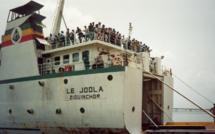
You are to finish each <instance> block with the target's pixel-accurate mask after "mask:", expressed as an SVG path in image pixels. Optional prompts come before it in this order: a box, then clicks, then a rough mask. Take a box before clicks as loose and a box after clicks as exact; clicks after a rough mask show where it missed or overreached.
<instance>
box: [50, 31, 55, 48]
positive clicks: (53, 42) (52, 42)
mask: <svg viewBox="0 0 215 134" xmlns="http://www.w3.org/2000/svg"><path fill="white" fill-rule="evenodd" d="M49 42H50V44H51V46H52V48H56V42H55V37H54V35H52V34H50V36H49Z"/></svg>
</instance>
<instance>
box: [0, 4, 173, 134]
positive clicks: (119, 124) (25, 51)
mask: <svg viewBox="0 0 215 134" xmlns="http://www.w3.org/2000/svg"><path fill="white" fill-rule="evenodd" d="M42 7H43V6H42V5H41V4H38V3H36V2H34V1H30V2H29V3H27V4H26V5H23V6H21V7H18V8H15V9H12V10H10V13H9V17H8V23H7V28H6V31H5V34H4V35H3V36H2V43H1V50H0V55H1V56H0V58H1V59H0V63H1V64H0V89H1V91H0V102H1V109H0V113H1V116H0V121H1V122H0V127H1V128H8V129H5V132H6V131H7V132H11V133H13V131H15V130H16V131H21V133H29V131H32V133H33V132H35V133H36V132H38V133H40V132H41V133H51V134H52V133H58V134H59V133H71V132H74V133H80V132H83V133H90V132H92V133H93V132H95V133H96V132H97V133H98V132H100V133H111V132H112V133H132V134H140V133H142V128H143V126H145V125H149V124H152V123H156V124H164V123H166V122H170V121H172V106H173V91H172V90H171V89H170V87H168V86H166V85H165V84H163V83H162V81H163V82H165V83H167V84H168V85H170V86H173V78H172V76H171V70H163V69H162V65H161V60H162V58H161V57H151V56H150V51H148V50H144V51H138V52H137V51H134V50H132V49H129V48H128V47H125V46H123V45H115V44H112V43H110V42H105V41H103V40H98V39H93V40H88V41H86V42H82V43H78V44H75V45H73V44H71V42H70V43H66V45H63V46H61V47H55V48H53V47H52V45H51V44H50V42H49V40H45V37H44V35H43V26H42V25H43V24H42V20H43V19H45V17H44V16H42V15H41V14H40V12H39V10H40V9H41V8H42ZM59 7H60V9H59V10H58V14H60V13H61V12H62V10H61V9H62V8H63V6H59ZM55 22H56V23H55V28H54V29H53V34H54V33H58V32H59V31H58V30H59V26H60V23H61V21H59V18H57V20H56V21H55ZM58 46H60V45H58ZM155 76H156V77H155ZM149 117H150V118H149Z"/></svg>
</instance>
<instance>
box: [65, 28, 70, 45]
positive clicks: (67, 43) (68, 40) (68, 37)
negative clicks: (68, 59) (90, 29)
mask: <svg viewBox="0 0 215 134" xmlns="http://www.w3.org/2000/svg"><path fill="white" fill-rule="evenodd" d="M69 44H70V30H69V28H67V30H66V45H69Z"/></svg>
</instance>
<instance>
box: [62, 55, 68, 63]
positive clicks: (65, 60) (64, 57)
mask: <svg viewBox="0 0 215 134" xmlns="http://www.w3.org/2000/svg"><path fill="white" fill-rule="evenodd" d="M63 64H69V55H64V56H63Z"/></svg>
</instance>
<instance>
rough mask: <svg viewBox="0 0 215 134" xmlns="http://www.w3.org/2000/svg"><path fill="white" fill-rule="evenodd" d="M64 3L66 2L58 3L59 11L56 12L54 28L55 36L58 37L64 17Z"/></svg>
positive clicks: (60, 0) (63, 0) (62, 0)
mask: <svg viewBox="0 0 215 134" xmlns="http://www.w3.org/2000/svg"><path fill="white" fill-rule="evenodd" d="M64 3H65V0H59V2H58V6H57V11H56V14H55V18H54V25H53V28H52V34H53V35H57V34H58V33H59V31H60V26H61V20H62V17H63V8H64Z"/></svg>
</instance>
